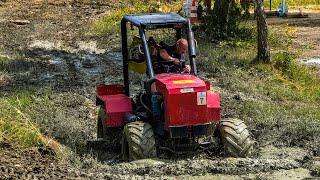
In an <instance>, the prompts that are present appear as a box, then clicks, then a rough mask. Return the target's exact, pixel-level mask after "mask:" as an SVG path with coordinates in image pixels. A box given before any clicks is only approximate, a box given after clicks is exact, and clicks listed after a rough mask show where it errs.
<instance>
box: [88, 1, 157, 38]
mask: <svg viewBox="0 0 320 180" xmlns="http://www.w3.org/2000/svg"><path fill="white" fill-rule="evenodd" d="M158 8H159V6H158V4H157V3H156V1H150V2H149V3H144V2H141V1H137V2H136V3H134V5H133V6H130V5H128V4H127V5H125V6H123V7H121V8H119V9H117V10H114V11H112V12H109V13H108V14H107V15H106V16H104V17H102V18H101V19H99V20H98V21H96V22H95V23H94V24H93V29H92V30H93V32H94V33H96V34H98V35H104V34H108V33H111V32H119V31H120V21H121V19H122V18H123V16H124V15H126V14H135V13H147V12H156V11H157V10H158Z"/></svg>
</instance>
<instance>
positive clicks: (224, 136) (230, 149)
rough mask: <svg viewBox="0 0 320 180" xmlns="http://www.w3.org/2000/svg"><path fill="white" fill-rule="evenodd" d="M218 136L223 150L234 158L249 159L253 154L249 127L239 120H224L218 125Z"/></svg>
mask: <svg viewBox="0 0 320 180" xmlns="http://www.w3.org/2000/svg"><path fill="white" fill-rule="evenodd" d="M217 130H218V136H219V137H220V138H221V142H222V147H223V148H222V149H223V150H224V152H225V153H226V155H229V156H232V157H248V156H250V155H251V153H252V149H253V141H252V139H251V137H250V133H249V131H248V129H247V126H246V125H245V124H244V122H243V121H241V120H239V119H224V120H221V121H220V122H219V124H218V129H217Z"/></svg>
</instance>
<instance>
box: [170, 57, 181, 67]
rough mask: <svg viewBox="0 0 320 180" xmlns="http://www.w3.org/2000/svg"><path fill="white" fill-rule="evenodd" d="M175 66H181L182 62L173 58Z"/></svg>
mask: <svg viewBox="0 0 320 180" xmlns="http://www.w3.org/2000/svg"><path fill="white" fill-rule="evenodd" d="M172 61H173V64H176V65H179V64H180V60H179V59H177V58H173V60H172Z"/></svg>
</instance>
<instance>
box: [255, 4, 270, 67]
mask: <svg viewBox="0 0 320 180" xmlns="http://www.w3.org/2000/svg"><path fill="white" fill-rule="evenodd" d="M256 2H257V5H256V16H257V30H258V53H257V59H256V60H257V61H263V62H264V63H270V48H269V45H268V25H267V20H266V14H265V12H264V8H263V1H262V0H257V1H256Z"/></svg>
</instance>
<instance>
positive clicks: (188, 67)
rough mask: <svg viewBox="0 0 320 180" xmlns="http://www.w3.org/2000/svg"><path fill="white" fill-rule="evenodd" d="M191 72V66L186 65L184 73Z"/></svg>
mask: <svg viewBox="0 0 320 180" xmlns="http://www.w3.org/2000/svg"><path fill="white" fill-rule="evenodd" d="M190 72H191V67H190V65H186V66H185V67H184V68H183V70H182V73H190Z"/></svg>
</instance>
